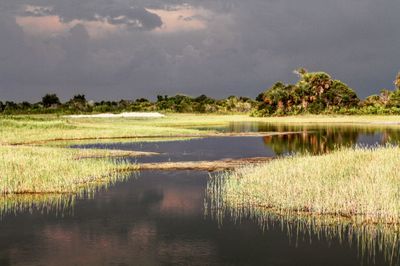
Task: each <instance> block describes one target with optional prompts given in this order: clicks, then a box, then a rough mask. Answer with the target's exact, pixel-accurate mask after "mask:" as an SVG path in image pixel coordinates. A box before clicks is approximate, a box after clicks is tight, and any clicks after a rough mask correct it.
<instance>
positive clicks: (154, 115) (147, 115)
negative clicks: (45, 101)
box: [64, 112, 165, 118]
mask: <svg viewBox="0 0 400 266" xmlns="http://www.w3.org/2000/svg"><path fill="white" fill-rule="evenodd" d="M64 117H67V118H117V117H124V118H127V117H133V118H160V117H165V115H163V114H160V113H139V112H134V113H120V114H110V113H105V114H96V115H65V116H64Z"/></svg>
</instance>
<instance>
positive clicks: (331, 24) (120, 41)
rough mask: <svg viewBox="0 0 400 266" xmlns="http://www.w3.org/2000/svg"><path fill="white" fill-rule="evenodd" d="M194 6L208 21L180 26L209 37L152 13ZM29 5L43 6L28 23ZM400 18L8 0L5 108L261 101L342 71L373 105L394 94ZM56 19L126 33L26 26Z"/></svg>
mask: <svg viewBox="0 0 400 266" xmlns="http://www.w3.org/2000/svg"><path fill="white" fill-rule="evenodd" d="M6 2H7V3H6ZM9 2H11V3H9ZM184 3H188V5H189V6H191V7H192V8H193V10H195V11H196V10H197V11H198V13H199V14H189V15H187V14H185V15H182V16H181V19H180V20H179V23H193V22H196V21H199V23H200V22H201V23H205V27H203V28H196V29H195V28H193V29H190V28H189V29H184V30H176V31H170V32H162V30H161V32H157V29H163V27H164V26H165V25H166V23H168V21H167V18H165V17H164V18H163V17H162V15H160V14H156V13H155V12H151V11H149V10H148V9H156V10H157V9H162V10H165V11H168V10H169V11H173V10H175V11H176V10H180V8H182V5H183V4H184ZM26 5H31V6H39V7H38V8H36V9H35V8H34V9H33V10H30V11H29V13H26V10H25V9H24V6H26ZM24 12H25V13H24ZM399 13H400V3H399V2H398V1H396V0H385V1H383V0H378V1H376V0H375V1H373V0H347V1H345V0H335V1H319V0H304V1H301V2H300V1H294V0H280V1H275V0H269V1H266V0H249V1H234V0H219V1H215V0H214V1H212V0H203V1H199V0H197V1H196V0H189V1H184V2H183V1H180V0H170V1H158V0H146V1H144V0H143V1H134V2H133V1H128V0H119V1H117V0H114V1H106V0H89V1H83V2H82V1H77V0H73V1H63V0H15V1H6V0H0V100H1V99H5V98H8V99H16V100H37V99H39V97H40V96H42V95H43V94H44V93H46V92H56V93H58V94H59V95H61V96H62V97H63V98H68V97H71V96H72V95H73V94H74V93H85V94H87V95H88V97H89V98H93V99H106V98H112V99H118V98H136V97H153V96H155V95H156V94H175V93H187V94H192V95H198V94H202V93H206V94H210V95H212V96H216V97H223V96H228V95H231V94H240V95H246V96H252V97H254V96H255V95H257V94H258V93H259V92H260V91H261V90H262V89H265V88H266V87H269V86H270V85H272V83H274V82H275V81H277V80H284V81H294V79H295V78H296V77H295V75H293V74H292V70H293V69H295V68H297V67H299V66H304V67H306V68H308V69H310V70H324V71H327V72H330V73H332V74H333V75H334V76H335V77H336V78H339V79H341V80H343V81H344V82H346V83H348V84H349V85H351V86H352V87H353V88H355V89H356V90H357V92H358V93H359V94H360V96H362V97H364V96H366V95H368V94H371V93H377V92H378V91H379V90H380V89H382V88H389V89H391V88H393V85H392V80H393V79H394V76H395V74H396V73H397V71H398V70H399V69H400V63H399V60H398V59H399V58H400V51H399V49H398V47H400V27H398V14H399ZM49 14H51V15H57V16H59V17H60V18H61V20H62V22H64V23H68V22H71V21H75V20H79V21H83V22H84V21H92V22H94V21H107V22H108V23H110V24H112V25H114V26H121V25H124V26H126V27H125V28H122V29H120V30H118V31H111V32H107V33H106V34H105V35H104V36H102V37H101V38H93V37H91V35H90V29H89V28H88V26H87V25H85V24H84V23H83V24H77V25H73V26H71V27H72V28H71V29H69V30H68V31H67V32H66V33H64V34H57V35H51V34H50V35H48V36H47V35H37V36H36V35H32V34H28V33H26V32H24V31H23V29H22V28H21V26H19V25H18V24H17V23H16V19H15V16H16V15H20V16H27V15H29V16H39V17H40V16H42V17H45V16H47V15H49ZM185 18H186V19H185ZM187 18H190V19H187ZM163 20H164V21H163ZM187 25H189V24H187ZM160 27H161V28H160ZM158 31H160V30H158Z"/></svg>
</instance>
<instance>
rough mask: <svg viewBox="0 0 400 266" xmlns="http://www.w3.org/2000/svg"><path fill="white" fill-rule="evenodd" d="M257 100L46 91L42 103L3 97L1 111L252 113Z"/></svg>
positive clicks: (37, 112) (8, 112)
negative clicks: (92, 96) (113, 97)
mask: <svg viewBox="0 0 400 266" xmlns="http://www.w3.org/2000/svg"><path fill="white" fill-rule="evenodd" d="M256 106H257V102H256V101H255V100H252V99H250V98H246V97H236V96H230V97H228V98H226V99H222V100H217V99H214V98H210V97H208V96H206V95H201V96H199V97H195V98H193V97H190V96H186V95H176V96H168V95H164V96H161V95H158V96H157V100H156V101H154V102H152V101H149V100H148V99H145V98H139V99H136V100H120V101H101V102H94V101H88V100H87V99H86V97H85V95H81V94H78V95H75V96H74V97H73V98H72V99H70V100H69V101H67V102H65V103H61V101H60V99H59V98H58V96H57V95H56V94H46V95H45V96H44V97H43V98H42V101H41V102H38V103H34V104H31V103H28V102H22V103H14V102H10V101H6V102H4V103H3V102H1V101H0V113H3V114H42V113H58V114H75V113H105V112H112V113H119V112H154V111H162V112H173V113H249V112H251V111H252V110H253V109H254V108H255V107H256Z"/></svg>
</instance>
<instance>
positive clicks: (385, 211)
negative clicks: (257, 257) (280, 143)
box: [209, 146, 400, 224]
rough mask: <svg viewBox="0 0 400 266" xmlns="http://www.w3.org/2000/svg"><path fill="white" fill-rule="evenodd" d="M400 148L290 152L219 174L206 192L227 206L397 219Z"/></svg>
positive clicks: (357, 220)
mask: <svg viewBox="0 0 400 266" xmlns="http://www.w3.org/2000/svg"><path fill="white" fill-rule="evenodd" d="M399 162H400V148H399V147H391V146H390V147H389V146H387V147H380V148H378V147H377V148H372V149H366V148H355V149H339V150H337V151H334V152H332V153H330V154H326V155H321V156H311V155H302V156H293V157H289V158H281V159H277V160H274V161H272V162H270V163H266V164H263V165H258V166H249V167H244V168H241V169H238V170H236V171H234V172H228V173H224V174H222V176H221V177H219V178H215V180H212V181H211V184H210V186H209V189H210V193H212V194H215V196H216V197H218V198H220V200H221V201H222V202H223V205H224V206H225V207H226V208H231V209H237V208H249V209H250V210H254V211H258V210H260V209H274V210H276V211H279V212H281V211H285V212H287V213H293V214H296V213H302V212H307V213H311V214H314V215H328V214H329V215H336V216H343V217H348V218H351V219H352V220H353V222H355V223H384V224H398V223H400V164H399Z"/></svg>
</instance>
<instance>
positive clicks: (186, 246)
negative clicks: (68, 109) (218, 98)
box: [0, 124, 400, 265]
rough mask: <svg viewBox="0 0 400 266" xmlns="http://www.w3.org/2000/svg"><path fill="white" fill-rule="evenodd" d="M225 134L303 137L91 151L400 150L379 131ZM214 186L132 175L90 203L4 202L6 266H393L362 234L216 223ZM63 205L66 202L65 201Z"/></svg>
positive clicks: (225, 154) (200, 180)
mask: <svg viewBox="0 0 400 266" xmlns="http://www.w3.org/2000/svg"><path fill="white" fill-rule="evenodd" d="M220 130H225V131H281V132H288V131H293V132H294V131H296V132H298V131H300V132H301V133H299V134H293V135H290V136H289V135H287V136H274V137H264V138H260V137H258V138H255V137H239V138H238V137H231V138H209V139H195V140H189V141H179V142H162V143H141V144H140V143H139V144H138V143H120V144H101V145H99V144H98V145H86V146H85V147H93V146H95V147H98V148H114V149H126V150H144V151H157V152H160V153H162V154H161V155H158V156H155V157H146V158H130V160H131V161H139V162H142V161H143V162H144V161H153V162H154V161H166V160H170V161H174V160H176V161H177V160H180V161H182V160H215V159H222V158H240V157H255V156H273V155H280V154H287V153H292V152H310V153H316V154H319V153H323V152H328V151H330V150H332V149H334V148H336V147H338V146H339V145H344V146H349V145H355V144H360V145H376V144H380V145H383V144H385V143H387V142H391V143H396V142H397V140H398V139H399V136H400V134H399V133H398V132H397V131H396V130H394V129H387V128H376V127H371V128H365V127H356V128H354V127H341V128H331V127H315V126H307V127H287V126H281V127H272V126H270V125H266V124H258V125H254V124H251V125H249V124H232V125H230V126H229V127H226V128H223V129H220ZM209 178H210V176H209V174H208V173H206V172H194V171H182V172H158V171H154V172H152V171H149V172H142V173H135V174H132V176H131V177H130V178H128V179H127V180H126V181H123V182H119V183H117V184H115V185H113V186H111V187H109V188H107V189H102V190H100V191H99V192H97V193H95V194H94V195H91V196H85V195H82V196H80V197H77V198H74V199H69V198H68V197H67V198H66V199H61V200H60V199H52V198H51V196H48V197H49V198H45V199H43V200H42V203H41V204H37V206H35V203H33V204H32V205H30V207H28V208H26V207H25V208H24V207H21V206H22V205H23V204H14V205H13V204H10V202H7V201H0V202H4V203H2V204H8V206H11V207H9V208H8V209H7V208H3V209H6V210H7V211H6V212H5V213H4V214H3V216H2V218H1V220H0V265H362V264H363V265H388V264H389V262H390V259H388V258H387V256H385V252H384V251H382V250H380V249H379V248H378V246H379V245H381V246H382V245H385V243H383V244H382V243H378V242H377V243H376V244H375V242H368V243H373V244H372V245H374V248H373V249H371V248H370V249H368V250H366V251H365V245H364V243H362V242H363V239H364V238H363V236H364V237H365V234H368V232H365V231H364V232H362V233H361V234H360V235H358V236H359V239H353V240H352V241H349V240H350V239H347V237H348V236H350V234H346V233H344V234H342V233H338V234H337V235H336V234H335V233H334V231H330V232H331V233H329V235H325V234H323V233H321V232H324V231H329V230H326V229H324V228H322V230H320V231H318V232H317V233H310V232H311V231H313V230H312V225H310V226H308V225H306V226H302V227H300V226H297V225H296V223H295V222H292V221H291V220H285V219H284V218H279V217H271V219H270V221H269V223H268V226H267V227H262V226H260V224H259V222H258V221H256V220H255V219H252V218H251V217H241V219H240V220H238V219H237V217H232V216H230V215H229V213H225V214H223V215H222V217H219V218H218V219H217V218H216V217H215V215H213V210H210V209H209V208H206V207H207V206H208V205H207V204H208V203H207V201H206V199H207V197H206V187H207V182H208V180H209ZM36 200H38V199H36ZM63 200H64V201H66V202H69V204H62V203H60V201H61V202H62V201H63ZM39 201H40V200H39ZM39 205H40V206H41V207H40V208H39V207H38V206H39ZM61 207H62V208H61ZM346 230H347V229H344V230H342V231H343V232H346ZM332 232H333V233H332ZM351 235H352V236H353V237H354V235H353V234H351ZM356 237H357V235H356ZM368 243H367V245H371V244H368ZM392 244H393V243H392ZM375 245H376V248H375ZM391 247H397V246H396V245H394V246H393V245H392V246H391ZM395 263H396V262H395ZM395 263H393V261H392V264H395Z"/></svg>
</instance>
